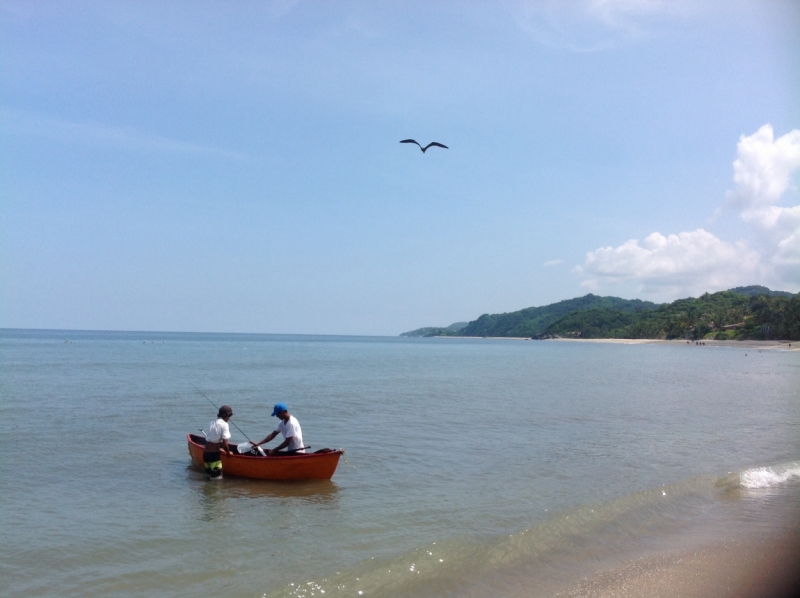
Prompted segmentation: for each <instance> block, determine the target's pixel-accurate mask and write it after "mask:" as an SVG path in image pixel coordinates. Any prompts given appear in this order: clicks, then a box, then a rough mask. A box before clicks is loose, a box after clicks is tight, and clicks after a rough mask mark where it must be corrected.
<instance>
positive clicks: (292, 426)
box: [275, 415, 305, 453]
mask: <svg viewBox="0 0 800 598" xmlns="http://www.w3.org/2000/svg"><path fill="white" fill-rule="evenodd" d="M275 431H276V432H280V433H281V434H283V437H284V438H291V439H292V441H291V442H290V443H289V446H287V447H286V450H287V451H295V450H297V449H299V448H301V447H302V446H303V432H302V431H301V430H300V422H298V421H297V418H296V417H295V416H294V415H290V416H289V419H288V420H286V421H283V420H281V423H279V424H278V427H277V428H275ZM297 452H298V453H305V451H297Z"/></svg>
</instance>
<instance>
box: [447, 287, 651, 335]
mask: <svg viewBox="0 0 800 598" xmlns="http://www.w3.org/2000/svg"><path fill="white" fill-rule="evenodd" d="M656 307H658V306H657V305H656V304H655V303H651V302H650V301H641V300H640V299H620V298H619V297H598V296H597V295H592V294H591V293H590V294H588V295H584V296H583V297H577V298H576V299H566V300H564V301H559V302H558V303H552V304H550V305H545V306H542V307H528V308H526V309H522V310H520V311H515V312H511V313H505V314H484V315H482V316H481V317H480V318H478V319H477V320H474V321H472V322H470V323H469V325H468V326H467V327H466V328H463V329H462V330H461V331H460V333H459V336H516V337H532V336H537V335H539V334H542V333H543V332H544V331H545V329H546V328H547V327H548V326H550V325H551V324H552V323H554V322H556V321H557V320H558V319H560V318H562V317H563V316H565V315H567V314H569V313H572V312H576V311H583V310H587V309H598V308H603V309H608V310H614V311H619V312H623V313H636V312H641V311H647V310H651V309H655V308H656Z"/></svg>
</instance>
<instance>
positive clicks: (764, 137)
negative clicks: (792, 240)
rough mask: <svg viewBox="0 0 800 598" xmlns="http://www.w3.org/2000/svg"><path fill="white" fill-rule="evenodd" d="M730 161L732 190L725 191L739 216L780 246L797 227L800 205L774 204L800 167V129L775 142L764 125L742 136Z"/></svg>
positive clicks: (784, 191) (789, 184) (798, 225)
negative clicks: (731, 162) (734, 184)
mask: <svg viewBox="0 0 800 598" xmlns="http://www.w3.org/2000/svg"><path fill="white" fill-rule="evenodd" d="M737 150H738V151H737V158H736V160H735V161H734V162H733V181H734V182H735V183H736V189H734V190H733V191H729V192H728V198H729V200H730V204H731V205H732V206H733V207H736V208H739V209H741V213H740V216H741V218H742V220H744V221H745V222H747V223H748V224H754V225H755V226H757V227H759V228H760V229H761V230H762V231H763V232H767V233H768V234H769V235H770V236H771V237H772V238H773V240H774V242H775V243H776V244H777V243H780V242H781V241H782V240H783V239H785V238H787V237H788V236H790V235H792V234H794V233H795V232H796V231H797V230H798V228H800V206H794V207H782V206H779V205H776V204H777V203H778V202H779V201H780V200H781V198H782V197H783V196H784V195H785V193H786V191H788V190H789V189H790V188H791V187H792V173H793V172H794V171H795V170H797V168H798V167H800V130H797V129H795V130H794V131H791V132H790V133H786V135H784V136H782V137H779V138H778V139H775V135H774V132H773V130H772V126H770V125H764V126H763V127H761V128H760V129H759V130H758V131H756V132H755V133H753V134H752V135H750V136H746V135H742V136H741V137H740V138H739V144H738V146H737Z"/></svg>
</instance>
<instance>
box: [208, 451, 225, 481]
mask: <svg viewBox="0 0 800 598" xmlns="http://www.w3.org/2000/svg"><path fill="white" fill-rule="evenodd" d="M203 468H204V469H205V470H206V475H207V476H208V477H210V478H212V479H213V478H221V477H222V461H221V458H220V452H219V451H214V452H213V453H203Z"/></svg>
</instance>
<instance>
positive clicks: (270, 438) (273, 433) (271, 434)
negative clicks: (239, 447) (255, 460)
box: [253, 430, 278, 446]
mask: <svg viewBox="0 0 800 598" xmlns="http://www.w3.org/2000/svg"><path fill="white" fill-rule="evenodd" d="M277 435H278V431H277V430H275V431H274V432H271V433H269V434H267V437H266V438H265V439H264V440H262V441H261V442H256V443H255V444H254V445H253V446H260V445H262V444H264V443H265V442H269V441H270V440H272V439H273V438H275V437H276V436H277Z"/></svg>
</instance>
